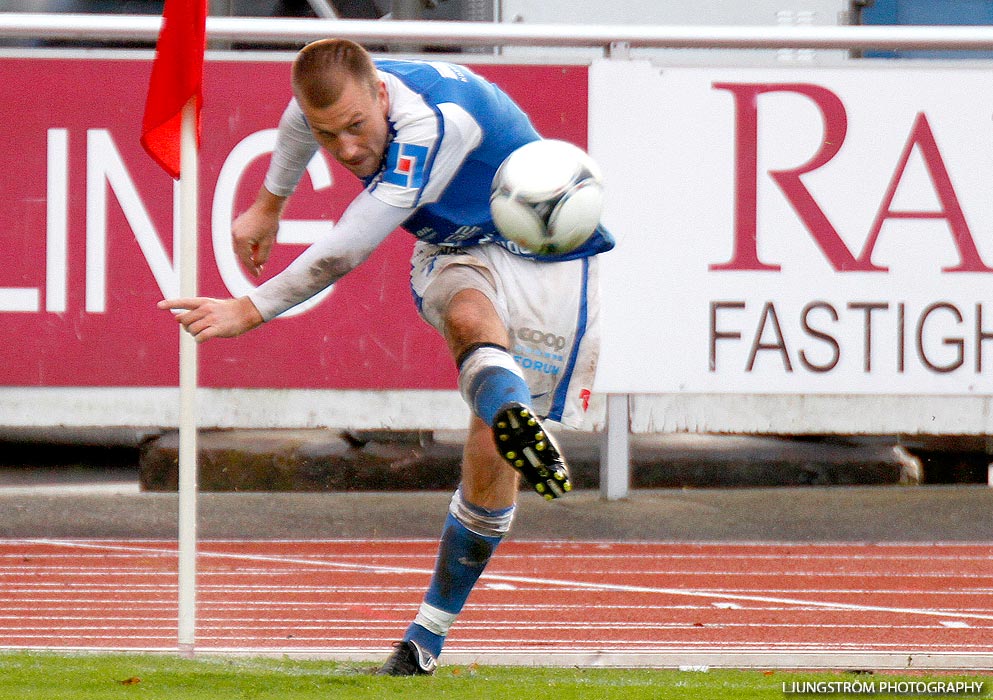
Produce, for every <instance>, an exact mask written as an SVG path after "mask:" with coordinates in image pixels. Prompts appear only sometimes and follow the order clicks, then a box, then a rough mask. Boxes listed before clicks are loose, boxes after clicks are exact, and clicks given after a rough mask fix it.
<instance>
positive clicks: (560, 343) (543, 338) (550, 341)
mask: <svg viewBox="0 0 993 700" xmlns="http://www.w3.org/2000/svg"><path fill="white" fill-rule="evenodd" d="M516 335H517V338H518V340H523V341H524V342H525V343H531V344H532V345H538V346H545V347H547V348H551V349H553V350H562V349H564V348H565V336H561V335H555V334H554V333H546V332H545V331H541V330H536V329H534V328H518V329H517V333H516Z"/></svg>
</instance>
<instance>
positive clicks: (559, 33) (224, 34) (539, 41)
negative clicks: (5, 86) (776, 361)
mask: <svg viewBox="0 0 993 700" xmlns="http://www.w3.org/2000/svg"><path fill="white" fill-rule="evenodd" d="M161 22H162V20H161V18H160V17H157V16H151V15H86V14H47V13H0V38H14V39H69V40H125V41H127V40H133V41H142V40H144V41H147V40H154V39H155V38H156V37H157V36H158V33H159V29H160V27H161ZM327 36H338V37H342V38H348V39H353V40H355V41H360V42H361V41H369V42H386V41H397V40H402V41H404V42H413V43H418V44H423V45H427V46H431V45H444V46H451V45H462V46H557V47H600V48H603V49H604V50H610V49H611V48H612V47H616V46H619V45H620V46H624V47H630V48H666V49H842V50H865V49H923V50H990V49H993V27H991V26H929V27H923V26H780V25H776V26H660V25H654V26H642V25H639V26H632V25H573V24H507V23H490V22H453V21H440V20H439V21H421V20H410V21H394V22H382V21H378V20H335V19H318V18H314V19H308V18H259V17H208V18H207V37H208V38H209V39H211V40H220V41H239V42H264V43H267V44H284V43H285V44H286V45H287V46H288V47H289V46H292V45H299V44H301V43H304V42H308V41H313V40H315V39H321V38H324V37H327Z"/></svg>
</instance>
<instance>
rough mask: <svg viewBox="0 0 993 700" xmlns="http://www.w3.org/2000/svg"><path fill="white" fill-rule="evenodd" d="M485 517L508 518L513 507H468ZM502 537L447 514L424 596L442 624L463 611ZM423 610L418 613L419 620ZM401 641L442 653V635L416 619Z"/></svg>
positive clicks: (447, 624)
mask: <svg viewBox="0 0 993 700" xmlns="http://www.w3.org/2000/svg"><path fill="white" fill-rule="evenodd" d="M469 507H470V508H473V509H475V510H477V511H479V512H482V513H485V514H486V515H487V516H488V517H497V518H500V517H509V515H510V513H511V512H512V511H513V506H511V507H510V508H505V509H501V510H496V511H489V510H486V509H482V508H478V507H477V506H469ZM501 539H503V538H502V537H488V536H484V535H479V534H477V533H475V532H473V531H471V530H469V529H468V528H467V527H466V526H465V525H463V524H462V523H461V522H459V521H458V519H456V518H455V516H454V515H452V514H451V513H449V515H448V518H447V519H446V520H445V527H444V530H443V531H442V533H441V544H440V546H439V548H438V560H437V562H436V563H435V570H434V575H433V576H432V578H431V584H430V586H429V587H428V591H427V594H426V595H425V596H424V603H425V604H427V605H429V606H431V607H432V608H434V609H436V610H437V611H440V613H441V614H442V615H443V616H444V617H445V620H444V625H445V631H446V632H447V626H449V625H451V623H452V622H453V621H454V619H455V616H456V615H458V613H460V612H462V607H463V606H464V605H465V601H466V598H468V597H469V593H470V591H472V589H473V587H474V586H475V585H476V581H477V580H478V579H479V577H480V575H481V574H482V573H483V569H484V568H485V567H486V563H487V562H488V561H489V560H490V556H491V555H492V554H493V550H495V549H496V546H497V545H498V544H500V540H501ZM423 614H424V610H423V608H422V611H421V612H420V613H419V614H418V619H420V617H421V615H423ZM403 639H404V641H407V640H411V639H412V640H413V641H415V642H417V644H419V645H420V646H421V647H422V648H424V649H425V650H427V651H428V652H430V653H431V654H432V655H434V656H435V658H437V657H438V655H439V654H441V648H442V646H443V645H444V643H445V636H444V635H442V634H437V633H435V632H432V631H430V630H428V629H427V628H426V627H424V626H423V625H421V624H418V621H416V620H415V622H413V623H411V625H410V627H408V628H407V632H406V633H405V634H404V637H403Z"/></svg>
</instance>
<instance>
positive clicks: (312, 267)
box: [248, 192, 411, 321]
mask: <svg viewBox="0 0 993 700" xmlns="http://www.w3.org/2000/svg"><path fill="white" fill-rule="evenodd" d="M410 213H411V212H410V210H407V209H397V208H396V207H391V206H389V205H386V204H384V203H383V202H381V201H379V200H377V199H374V198H373V197H371V196H369V194H368V193H366V192H360V193H359V195H358V196H357V197H356V198H355V199H354V200H352V203H351V204H349V205H348V208H347V209H346V210H345V211H344V213H343V214H342V215H341V218H340V219H339V220H338V223H336V224H335V225H334V227H333V228H332V229H331V230H330V231H328V233H327V234H326V235H324V236H322V237H321V238H320V239H318V240H317V241H315V242H314V243H313V244H312V245H311V246H310V247H309V248H307V249H306V250H305V251H303V253H301V254H300V255H299V257H297V258H296V259H295V260H294V261H293V262H292V263H290V265H289V266H288V267H287V268H286V269H285V270H283V271H282V272H280V273H279V274H277V275H276V276H275V277H273V278H272V279H270V280H267V281H266V282H264V283H263V284H262V285H260V286H259V287H258V288H256V289H255V290H254V291H252V292H250V293H249V294H248V297H249V299H251V300H252V303H253V304H255V307H256V308H257V309H258V310H259V313H260V314H262V318H263V319H265V320H266V321H269V320H271V319H273V318H275V317H276V316H278V315H279V314H281V313H283V312H284V311H286V310H287V309H290V308H292V307H294V306H296V305H297V304H299V303H301V302H304V301H306V300H307V299H309V298H310V297H312V296H314V295H315V294H317V293H318V292H320V291H321V290H323V289H325V288H326V287H328V286H330V285H332V284H334V283H335V282H337V281H338V280H339V279H341V278H342V277H344V276H345V275H346V274H348V273H349V272H350V271H351V270H353V269H355V268H356V267H358V266H359V265H360V264H361V263H362V262H363V261H364V260H365V259H366V258H367V257H369V255H370V254H371V253H372V251H373V250H375V249H376V248H377V247H378V246H379V244H380V243H382V242H383V241H384V240H385V239H386V237H387V236H389V235H390V233H392V232H393V231H394V230H395V229H396V228H397V227H398V226H400V224H401V223H403V221H404V220H405V219H406V218H407V217H408V216H410Z"/></svg>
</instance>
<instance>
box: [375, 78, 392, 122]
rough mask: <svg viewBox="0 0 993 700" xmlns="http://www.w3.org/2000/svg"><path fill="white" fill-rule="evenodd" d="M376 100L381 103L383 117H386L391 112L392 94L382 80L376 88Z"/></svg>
mask: <svg viewBox="0 0 993 700" xmlns="http://www.w3.org/2000/svg"><path fill="white" fill-rule="evenodd" d="M376 100H377V101H378V102H379V106H380V107H381V108H382V110H383V116H384V117H385V116H386V115H387V114H389V112H390V93H389V92H387V91H386V83H384V82H383V81H382V80H380V81H379V85H377V86H376Z"/></svg>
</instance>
